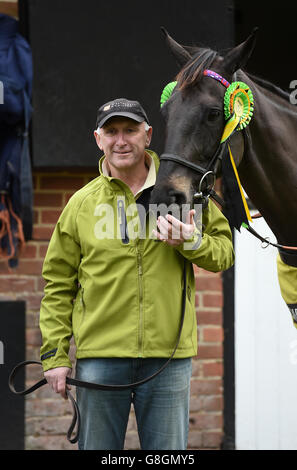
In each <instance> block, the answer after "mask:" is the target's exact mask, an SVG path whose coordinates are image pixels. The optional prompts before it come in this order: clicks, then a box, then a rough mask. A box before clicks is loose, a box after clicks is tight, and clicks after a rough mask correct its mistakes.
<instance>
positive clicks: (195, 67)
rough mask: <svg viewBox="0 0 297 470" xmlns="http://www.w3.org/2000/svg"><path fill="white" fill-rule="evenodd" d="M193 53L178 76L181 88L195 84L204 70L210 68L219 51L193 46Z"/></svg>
mask: <svg viewBox="0 0 297 470" xmlns="http://www.w3.org/2000/svg"><path fill="white" fill-rule="evenodd" d="M188 49H189V48H188ZM191 53H192V54H193V57H192V59H191V60H189V62H187V63H186V65H185V66H184V67H183V68H182V69H181V71H180V72H179V73H178V75H177V77H176V80H177V82H178V84H179V89H180V90H182V89H185V88H188V87H189V86H193V85H195V84H196V83H197V82H198V81H199V80H200V78H201V77H202V74H203V71H204V70H205V69H208V68H209V67H210V66H211V64H212V63H213V61H214V59H215V58H216V57H217V56H218V53H217V52H215V51H212V50H211V49H203V48H197V49H195V48H191Z"/></svg>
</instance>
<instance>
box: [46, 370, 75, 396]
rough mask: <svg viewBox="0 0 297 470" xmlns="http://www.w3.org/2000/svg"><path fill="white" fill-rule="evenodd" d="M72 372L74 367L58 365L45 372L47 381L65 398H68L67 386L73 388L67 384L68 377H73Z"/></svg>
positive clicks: (68, 388)
mask: <svg viewBox="0 0 297 470" xmlns="http://www.w3.org/2000/svg"><path fill="white" fill-rule="evenodd" d="M71 372H72V369H70V367H56V368H55V369H49V370H47V371H46V372H44V377H45V378H46V381H47V383H48V384H49V385H50V386H51V387H52V389H53V390H54V391H55V392H56V393H60V394H61V395H62V397H63V398H65V399H67V394H66V387H67V390H71V387H70V386H69V385H68V384H66V377H71Z"/></svg>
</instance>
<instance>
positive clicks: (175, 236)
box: [153, 209, 196, 246]
mask: <svg viewBox="0 0 297 470" xmlns="http://www.w3.org/2000/svg"><path fill="white" fill-rule="evenodd" d="M194 215H195V209H191V210H190V211H189V212H188V214H187V218H186V223H183V222H181V220H179V219H176V218H175V217H173V216H172V215H170V214H167V215H166V216H165V217H163V216H159V217H158V219H157V226H158V229H159V231H157V230H153V234H154V235H155V236H156V237H157V238H158V240H160V241H162V242H165V243H167V244H168V245H170V246H178V245H180V244H181V243H184V242H186V241H187V240H189V239H190V238H191V237H192V236H193V233H194V231H195V228H196V226H195V221H194Z"/></svg>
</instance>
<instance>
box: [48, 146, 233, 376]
mask: <svg viewBox="0 0 297 470" xmlns="http://www.w3.org/2000/svg"><path fill="white" fill-rule="evenodd" d="M148 152H149V154H150V155H151V156H152V157H153V159H154V162H155V165H156V168H158V165H159V160H158V157H157V155H156V154H155V153H154V152H152V151H148ZM101 160H102V159H101ZM101 164H102V163H101ZM128 206H129V209H127V208H128ZM131 207H132V209H133V207H134V208H135V199H134V196H133V194H132V192H131V190H130V188H129V187H128V186H127V185H126V184H125V183H124V182H122V181H121V180H118V179H116V178H112V177H108V176H105V175H103V174H102V172H101V174H100V176H98V177H97V178H96V179H94V180H93V181H91V182H90V183H89V184H87V185H86V186H84V187H83V188H82V189H80V190H79V191H77V192H76V193H75V194H74V195H73V196H72V198H71V199H70V200H69V202H68V204H67V205H66V207H65V209H64V210H63V212H62V214H61V216H60V218H59V220H58V222H57V225H56V227H55V230H54V233H53V235H52V238H51V241H50V244H49V247H48V251H47V254H46V257H45V260H44V265H43V273H42V274H43V277H44V279H45V281H46V282H47V284H46V287H45V290H44V297H43V299H42V302H41V309H40V329H41V332H42V338H43V344H42V347H41V359H42V363H43V368H44V371H46V370H48V369H52V368H54V367H58V366H69V367H71V361H70V359H69V357H68V351H69V342H70V339H71V337H72V336H74V340H75V345H76V357H77V358H90V357H144V358H145V357H169V356H170V355H171V353H172V351H173V348H174V346H175V343H176V337H177V333H178V327H179V322H180V316H181V299H182V283H183V262H184V258H186V259H187V260H189V261H190V263H187V268H188V269H187V299H186V314H185V320H184V326H183V330H182V335H181V339H180V343H179V346H178V349H177V351H176V353H175V356H174V357H176V358H183V357H191V356H195V355H196V354H197V325H196V312H195V277H194V271H193V266H192V263H195V264H196V265H197V266H200V267H202V268H204V269H206V270H208V271H213V272H217V271H222V270H225V269H227V268H229V267H230V266H232V264H233V262H234V252H233V244H232V235H231V231H230V228H229V224H228V222H227V220H226V219H225V217H224V216H223V215H222V214H221V212H220V211H219V209H218V208H217V207H216V206H215V204H213V203H212V202H210V204H209V205H208V208H207V209H206V210H205V211H204V212H203V224H204V225H205V229H204V232H203V237H202V241H201V244H200V246H199V247H198V248H195V249H189V247H187V249H185V247H184V245H183V244H182V245H180V246H178V247H177V248H174V247H171V246H169V245H167V244H166V243H158V242H156V241H154V240H153V239H152V238H150V237H148V236H146V237H143V236H140V235H139V233H140V232H139V231H138V232H137V230H135V224H136V225H137V224H138V222H139V220H138V215H137V214H138V212H137V209H135V211H136V212H133V210H131ZM112 210H114V214H117V215H118V216H119V217H118V219H119V220H118V221H117V217H114V218H108V215H110V214H109V212H110V211H112ZM125 217H126V226H127V227H129V224H130V232H129V228H128V237H127V236H126V235H125V233H124V232H123V231H122V228H123V219H125ZM110 220H112V221H113V222H112V223H109V221H110ZM131 224H132V225H131ZM133 224H134V225H133ZM139 226H140V222H139ZM139 226H137V227H136V228H139ZM131 227H132V229H131ZM135 233H136V235H135ZM148 233H151V227H146V234H148ZM102 234H103V235H102ZM115 234H116V236H114V235H115ZM137 234H138V235H137ZM110 235H111V236H110ZM105 236H106V238H104V237H105ZM197 236H198V235H197V233H196V234H195V236H194V239H193V242H195V237H197ZM108 237H109V238H108ZM193 246H195V243H193Z"/></svg>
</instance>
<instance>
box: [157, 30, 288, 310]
mask: <svg viewBox="0 0 297 470" xmlns="http://www.w3.org/2000/svg"><path fill="white" fill-rule="evenodd" d="M163 32H164V34H165V39H166V42H167V44H168V46H169V48H170V50H171V52H172V53H173V55H174V57H175V59H176V60H177V62H178V64H179V66H180V68H181V70H180V72H179V74H178V75H177V77H176V81H177V84H176V86H175V88H174V90H173V92H172V95H171V96H170V97H169V99H168V101H167V102H166V103H165V104H164V105H163V106H162V110H161V113H162V115H163V116H164V118H165V120H166V140H165V148H164V154H166V155H174V156H177V157H178V158H180V159H182V160H184V161H186V162H191V163H194V164H198V165H199V166H200V167H202V168H207V165H208V163H209V162H210V161H211V159H212V158H213V156H214V154H215V153H216V151H217V149H218V147H219V145H220V140H221V137H222V133H223V130H224V127H225V124H226V120H225V117H224V95H225V91H226V86H224V84H222V81H221V83H220V82H219V81H218V80H214V79H213V78H211V77H210V76H207V75H206V74H205V73H204V71H205V70H211V71H213V72H215V73H216V74H218V75H219V76H221V78H222V77H223V78H224V80H225V81H226V82H227V83H228V82H229V83H232V82H233V81H242V82H244V83H246V84H247V85H248V86H249V88H250V89H251V91H252V93H253V96H254V112H253V117H252V119H251V122H250V123H249V125H248V126H247V127H246V128H245V132H243V131H239V132H238V131H235V132H234V133H233V134H232V135H231V137H230V139H229V145H230V147H231V150H232V154H233V157H234V160H235V164H236V166H237V170H238V174H239V177H240V180H241V183H242V186H243V187H244V189H245V191H246V193H247V195H248V196H249V198H250V199H251V201H252V203H253V204H254V206H255V207H256V208H257V210H258V211H259V212H260V213H261V214H262V216H263V217H264V219H265V220H266V222H267V224H268V225H269V226H270V228H271V230H272V232H273V233H274V234H275V236H276V239H277V242H278V243H279V244H281V245H286V246H294V247H296V246H297V109H296V106H294V105H293V104H291V103H290V96H289V94H287V93H285V92H284V91H282V90H281V89H279V88H278V87H276V86H274V85H273V84H271V83H269V82H266V81H264V80H262V79H260V78H257V77H254V76H252V75H250V74H248V73H247V72H244V71H243V70H242V68H243V67H245V65H246V63H247V62H248V59H249V57H250V55H251V53H252V50H253V48H254V46H255V38H256V30H254V31H253V32H252V34H251V35H250V36H249V37H248V38H247V39H246V41H244V42H243V43H241V44H239V45H238V46H236V47H234V48H233V49H231V50H229V51H226V52H225V53H218V52H216V51H213V50H211V49H206V48H199V47H197V48H192V47H191V48H190V47H187V46H181V45H180V44H178V43H177V42H176V41H175V40H174V39H173V38H171V37H170V36H169V34H168V33H167V32H166V31H165V30H163ZM201 176H202V175H201V173H199V172H196V171H195V170H194V169H192V168H189V167H186V166H184V165H182V164H180V162H179V161H172V160H170V159H169V160H162V156H161V162H160V169H159V172H158V176H157V181H156V185H155V188H154V190H153V192H152V202H153V203H154V204H161V203H163V204H167V205H170V204H171V203H177V204H180V205H181V204H184V203H187V204H191V203H192V202H193V196H194V194H195V192H196V191H197V187H198V185H199V181H200V180H201ZM217 176H220V168H217ZM290 253H293V252H290ZM295 253H296V254H297V252H296V251H295ZM290 256H291V255H290ZM293 264H294V266H296V267H297V258H296V256H295V258H294V261H293ZM296 272H297V269H296ZM296 272H295V281H296V284H297V276H296ZM294 295H296V302H295V303H296V308H297V286H295V294H294ZM287 303H288V302H287ZM291 303H292V302H291ZM296 312H297V310H296Z"/></svg>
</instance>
